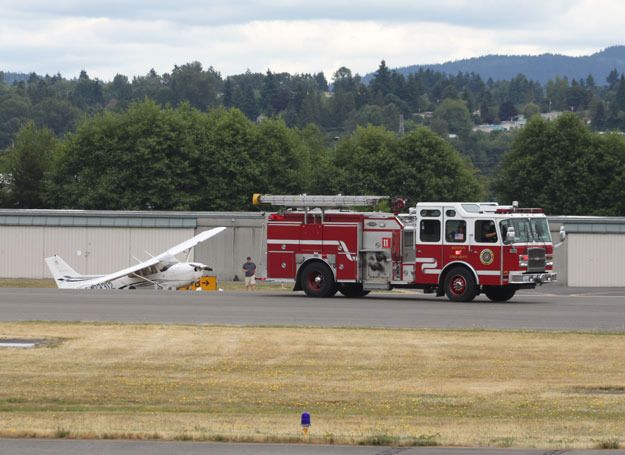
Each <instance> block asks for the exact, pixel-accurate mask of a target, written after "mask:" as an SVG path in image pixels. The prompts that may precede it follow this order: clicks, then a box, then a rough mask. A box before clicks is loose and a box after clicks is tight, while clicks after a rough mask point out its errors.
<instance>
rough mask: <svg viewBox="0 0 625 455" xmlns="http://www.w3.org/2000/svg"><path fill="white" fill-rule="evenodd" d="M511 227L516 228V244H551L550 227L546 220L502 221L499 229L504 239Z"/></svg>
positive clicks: (519, 219)
mask: <svg viewBox="0 0 625 455" xmlns="http://www.w3.org/2000/svg"><path fill="white" fill-rule="evenodd" d="M510 226H512V227H513V228H514V242H515V243H528V242H541V243H542V242H546V243H550V242H551V235H550V234H549V225H548V224H547V220H546V219H545V218H529V219H528V218H512V219H509V220H503V221H501V222H500V223H499V227H500V228H501V235H502V236H503V238H504V239H505V238H506V232H507V231H508V227H510Z"/></svg>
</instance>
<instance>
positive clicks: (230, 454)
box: [0, 439, 625, 455]
mask: <svg viewBox="0 0 625 455" xmlns="http://www.w3.org/2000/svg"><path fill="white" fill-rule="evenodd" d="M177 453H184V454H186V455H196V454H198V455H199V454H211V455H291V454H301V455H398V454H401V455H482V454H483V455H558V454H564V453H566V454H567V455H599V454H601V455H616V454H618V455H623V454H625V450H541V449H496V448H495V449H487V448H446V447H411V448H404V447H398V448H393V447H372V446H364V447H362V446H333V445H304V444H222V443H202V442H160V441H73V440H67V439H52V440H49V439H0V455H32V454H39V455H79V454H80V455H82V454H92V455H100V454H107V455H126V454H132V455H170V454H177Z"/></svg>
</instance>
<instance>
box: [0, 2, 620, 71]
mask: <svg viewBox="0 0 625 455" xmlns="http://www.w3.org/2000/svg"><path fill="white" fill-rule="evenodd" d="M624 17H625V2H622V1H619V0H592V1H591V0H523V1H503V0H502V1H497V0H473V1H465V0H437V1H420V0H385V1H381V0H366V1H360V2H358V1H347V0H331V1H330V0H315V1H308V0H303V1H296V0H259V1H248V0H210V1H200V0H133V1H126V0H124V1H122V0H107V1H99V0H95V1H90V0H0V70H4V71H19V72H32V71H35V72H37V73H40V74H46V73H48V74H54V73H57V72H60V73H61V74H63V75H64V76H66V77H75V76H77V75H78V73H79V72H80V70H82V69H85V70H86V71H87V72H88V73H89V75H91V76H92V77H99V78H100V79H105V80H110V79H112V77H113V76H115V74H116V73H121V74H125V75H127V76H129V77H132V76H134V75H142V74H146V73H147V72H148V71H149V70H150V68H154V69H155V70H156V71H157V72H158V73H164V72H170V71H171V69H172V67H173V66H174V65H175V64H179V65H180V64H184V63H186V62H190V61H194V60H197V61H199V62H201V63H202V65H203V66H204V67H208V66H213V67H214V68H215V69H216V70H218V71H220V72H221V74H222V75H224V76H226V75H230V74H239V73H242V72H245V71H246V70H247V69H250V70H251V71H260V72H265V71H267V69H271V70H272V71H275V72H279V71H288V72H290V73H311V72H319V71H323V72H324V73H325V74H326V76H327V77H328V79H330V78H331V76H332V73H333V72H334V71H336V69H338V68H339V67H341V66H346V67H348V68H350V69H351V70H352V71H353V72H357V73H360V74H365V73H368V72H370V71H373V70H375V69H376V68H377V66H378V64H379V62H380V60H382V59H384V60H386V62H387V65H388V66H390V67H392V68H395V67H400V66H407V65H412V64H425V63H443V62H445V61H449V60H456V59H460V58H468V57H478V56H480V55H485V54H532V55H535V54H540V53H544V52H552V53H561V54H566V55H586V54H591V53H593V52H596V51H599V50H601V49H603V48H605V47H607V46H611V45H615V44H625V27H623V25H622V21H623V18H624Z"/></svg>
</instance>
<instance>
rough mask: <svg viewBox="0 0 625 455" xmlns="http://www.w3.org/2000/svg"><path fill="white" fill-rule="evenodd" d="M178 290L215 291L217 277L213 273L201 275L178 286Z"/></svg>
mask: <svg viewBox="0 0 625 455" xmlns="http://www.w3.org/2000/svg"><path fill="white" fill-rule="evenodd" d="M178 290H179V291H216V290H217V277H216V276H214V275H208V276H203V277H202V278H200V279H199V280H198V281H196V282H195V283H193V284H191V285H189V286H186V287H182V288H178Z"/></svg>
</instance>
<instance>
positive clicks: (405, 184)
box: [388, 128, 484, 203]
mask: <svg viewBox="0 0 625 455" xmlns="http://www.w3.org/2000/svg"><path fill="white" fill-rule="evenodd" d="M397 150H398V154H397V159H396V161H395V162H396V163H399V165H398V166H397V167H396V168H393V169H392V170H389V172H388V177H389V179H390V180H391V182H392V190H393V191H392V192H391V193H390V194H391V195H396V194H397V195H402V196H404V197H407V198H408V199H409V200H410V201H411V202H412V203H414V202H418V201H471V200H481V199H482V198H483V196H484V188H483V186H482V183H481V181H480V179H479V178H478V177H477V170H476V169H475V168H474V167H473V166H472V165H471V164H470V163H469V162H468V161H467V160H466V159H464V158H463V157H462V156H461V155H460V154H459V153H458V152H457V151H456V150H455V149H454V148H453V147H452V146H451V145H450V144H449V143H448V142H446V141H445V140H443V139H441V138H440V137H439V136H438V135H436V134H435V133H433V132H432V131H430V130H429V129H427V128H419V129H417V130H416V131H414V132H412V133H410V134H407V135H405V136H402V137H401V139H400V140H399V143H398V147H397Z"/></svg>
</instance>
